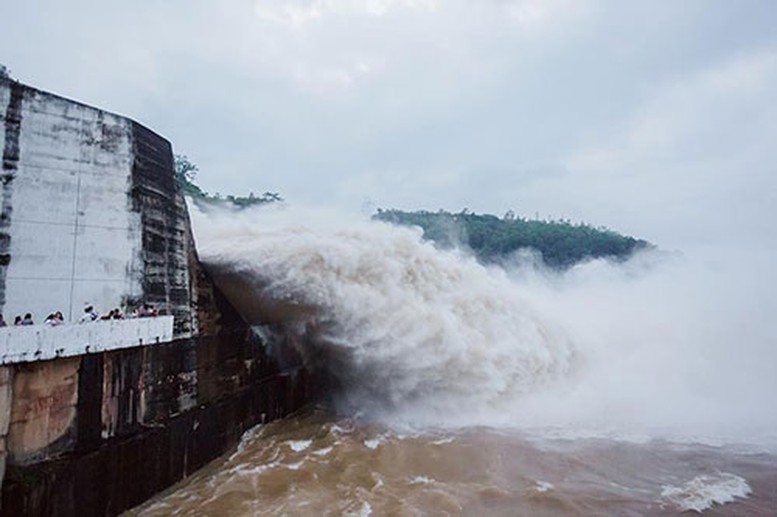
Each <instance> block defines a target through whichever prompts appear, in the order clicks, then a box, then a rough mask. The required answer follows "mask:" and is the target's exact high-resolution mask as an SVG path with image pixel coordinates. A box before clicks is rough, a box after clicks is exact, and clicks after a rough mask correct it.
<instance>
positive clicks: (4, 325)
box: [0, 314, 8, 327]
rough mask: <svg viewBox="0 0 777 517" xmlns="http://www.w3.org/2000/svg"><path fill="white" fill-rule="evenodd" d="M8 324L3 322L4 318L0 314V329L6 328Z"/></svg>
mask: <svg viewBox="0 0 777 517" xmlns="http://www.w3.org/2000/svg"><path fill="white" fill-rule="evenodd" d="M7 326H8V324H7V323H6V322H5V318H3V315H2V314H0V327H7Z"/></svg>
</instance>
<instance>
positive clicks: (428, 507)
mask: <svg viewBox="0 0 777 517" xmlns="http://www.w3.org/2000/svg"><path fill="white" fill-rule="evenodd" d="M683 511H686V512H693V511H698V512H701V511H703V513H704V514H705V515H777V458H776V457H775V456H774V455H770V454H766V453H757V452H753V451H747V450H745V449H742V448H740V449H737V448H733V447H710V446H704V445H698V444H697V445H689V444H684V445H680V444H671V443H666V442H650V443H642V444H638V443H628V442H620V441H612V440H603V439H587V440H586V439H578V440H559V439H555V440H541V439H537V438H536V437H527V436H525V435H522V434H520V433H513V432H507V431H504V430H497V429H489V428H469V429H463V430H458V431H455V432H453V431H439V432H435V431H427V432H424V433H420V434H419V433H413V434H409V433H408V434H404V433H401V432H398V431H392V430H391V429H389V428H387V427H385V426H383V425H379V424H369V423H359V422H357V421H355V420H353V419H347V418H346V419H342V418H340V419H338V418H333V417H329V416H327V414H326V413H325V412H324V411H322V410H312V411H309V412H306V413H305V414H301V415H299V416H296V417H292V418H288V419H286V420H283V421H279V422H275V423H272V424H269V425H265V426H260V427H258V428H255V429H254V430H252V431H250V432H248V433H246V436H245V437H244V438H243V440H242V442H241V444H240V446H239V447H238V448H237V450H236V451H234V452H233V453H231V454H229V455H228V456H226V457H224V458H222V459H219V460H217V461H215V462H213V463H212V464H211V465H210V466H208V467H207V468H205V469H204V470H203V471H201V472H199V473H197V474H196V475H194V476H193V477H191V478H190V479H188V480H186V481H184V482H183V483H182V484H179V485H178V486H176V487H174V488H173V489H172V490H171V491H168V492H167V493H165V494H162V495H160V496H159V497H157V498H155V499H154V500H152V501H150V502H148V503H146V504H145V505H143V506H141V507H139V508H136V509H134V510H133V511H131V512H129V515H137V516H146V517H148V516H162V515H213V516H217V515H218V516H220V515H355V516H356V515H359V516H367V515H408V516H410V515H537V516H542V515H677V514H680V513H682V512H683Z"/></svg>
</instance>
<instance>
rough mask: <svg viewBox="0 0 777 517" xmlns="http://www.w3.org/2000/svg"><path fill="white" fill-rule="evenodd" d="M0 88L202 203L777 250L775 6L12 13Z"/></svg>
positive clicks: (405, 4)
mask: <svg viewBox="0 0 777 517" xmlns="http://www.w3.org/2000/svg"><path fill="white" fill-rule="evenodd" d="M0 26H1V27H2V32H3V41H4V44H3V46H2V47H1V48H0V63H4V64H6V65H7V66H8V67H9V68H10V69H11V71H12V73H13V74H14V76H15V77H16V78H18V79H19V80H21V81H23V82H25V83H28V84H31V85H33V86H37V87H40V88H42V89H45V90H49V91H53V92H55V93H59V94H62V95H65V96H67V97H72V98H74V99H78V100H80V101H83V102H86V103H88V104H92V105H95V106H98V107H101V108H104V109H107V110H110V111H114V112H118V113H121V114H124V115H127V116H130V117H132V118H134V119H135V120H138V121H139V122H141V123H143V124H145V125H147V126H149V127H150V128H152V129H153V130H155V131H156V132H158V133H160V134H162V135H164V136H165V137H167V138H169V139H170V140H171V141H172V142H173V145H174V148H175V150H176V152H177V153H181V154H186V155H188V156H189V157H190V159H191V160H192V161H194V162H195V163H197V164H198V165H199V167H200V169H201V172H200V176H199V178H198V179H199V183H200V184H201V185H202V186H203V187H204V188H205V189H206V190H208V191H211V192H215V191H219V192H221V193H238V194H241V193H247V192H249V191H254V192H256V193H260V192H263V191H265V190H272V191H278V192H280V193H281V195H282V196H284V197H285V198H286V199H287V200H288V201H289V202H291V203H294V204H304V205H334V206H337V207H343V208H345V209H349V210H360V209H362V207H363V206H368V207H371V208H375V207H383V208H389V207H397V208H404V209H418V208H425V209H430V210H436V209H438V208H445V209H449V210H455V211H458V210H461V209H462V208H465V207H466V208H469V209H470V210H475V211H478V212H489V213H495V214H497V215H502V214H503V213H504V212H505V211H506V210H508V209H513V210H514V211H515V212H516V213H518V214H519V215H525V216H531V217H533V216H534V215H535V214H536V213H539V214H540V216H541V217H547V216H552V217H554V218H559V217H563V218H570V219H572V220H573V221H578V220H584V221H587V222H589V223H592V224H594V225H606V226H608V227H611V228H613V229H616V230H619V231H623V232H626V233H630V234H633V235H636V236H639V237H643V238H646V239H648V240H651V241H653V242H655V243H658V244H659V245H662V246H665V247H670V248H672V247H675V248H682V247H684V246H685V245H688V243H694V244H714V243H726V244H732V243H733V244H743V243H747V244H748V245H753V244H766V245H767V247H768V248H770V249H771V248H773V247H774V246H775V242H776V241H777V231H775V229H774V222H775V220H777V208H776V207H777V165H776V164H777V29H775V27H777V2H775V1H773V0H761V1H746V0H723V1H714V0H698V1H694V0H683V1H676V0H666V1H652V0H651V1H644V2H629V1H623V0H613V1H596V2H589V1H584V0H580V1H566V0H545V1H538V0H514V1H512V0H477V1H476V0H296V1H280V0H234V1H227V0H186V1H184V0H168V1H165V2H158V1H151V0H136V1H134V2H113V3H112V2H106V1H104V0H101V1H97V0H93V1H90V0H71V1H68V2H62V1H61V0H25V1H17V2H4V3H3V5H2V6H0Z"/></svg>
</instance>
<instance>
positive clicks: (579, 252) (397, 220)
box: [373, 209, 652, 269]
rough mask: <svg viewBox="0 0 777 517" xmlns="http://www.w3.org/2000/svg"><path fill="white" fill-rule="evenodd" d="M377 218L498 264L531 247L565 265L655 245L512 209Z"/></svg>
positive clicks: (395, 213)
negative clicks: (534, 217) (525, 215)
mask: <svg viewBox="0 0 777 517" xmlns="http://www.w3.org/2000/svg"><path fill="white" fill-rule="evenodd" d="M373 218H374V219H378V220H381V221H386V222H389V223H394V224H401V225H408V226H420V227H421V229H423V231H424V238H425V239H428V240H430V241H433V242H434V243H435V244H436V245H437V246H439V247H441V248H450V247H453V246H455V245H457V244H462V245H466V246H468V247H469V248H471V249H472V251H473V252H474V253H475V255H476V256H477V258H478V259H479V260H480V261H482V262H485V263H489V262H497V261H499V260H500V259H502V258H504V257H505V256H507V255H509V254H510V253H512V252H514V251H516V250H519V249H521V248H533V249H535V250H537V251H539V252H540V253H541V254H542V259H543V261H544V263H545V264H546V265H548V266H550V267H554V268H560V269H563V268H566V267H569V266H572V265H574V264H575V263H577V262H580V261H581V260H584V259H587V258H598V257H612V258H615V259H619V260H622V259H626V258H628V257H629V256H631V254H632V253H634V251H636V250H638V249H642V248H646V247H651V246H652V245H651V244H650V243H648V242H646V241H643V240H639V239H635V238H633V237H627V236H625V235H621V234H619V233H616V232H614V231H611V230H608V229H604V228H593V227H592V226H588V225H586V224H571V223H570V222H569V221H538V220H528V219H524V218H521V217H516V216H515V215H513V213H512V212H508V213H507V214H505V216H504V217H503V218H501V219H500V218H499V217H496V216H493V215H489V214H483V215H480V214H473V213H469V212H466V211H463V212H461V213H458V214H452V213H449V212H444V211H438V212H426V211H418V212H403V211H400V210H382V209H378V213H377V214H375V215H374V216H373Z"/></svg>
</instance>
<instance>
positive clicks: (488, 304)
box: [193, 210, 777, 445]
mask: <svg viewBox="0 0 777 517" xmlns="http://www.w3.org/2000/svg"><path fill="white" fill-rule="evenodd" d="M193 219H194V223H195V231H196V236H197V241H198V249H199V253H200V256H201V259H202V260H203V262H204V263H205V264H207V265H208V266H209V267H210V268H212V269H213V270H214V271H219V272H222V273H223V272H228V273H229V274H231V275H236V276H238V277H240V278H241V279H242V281H243V282H244V286H243V287H244V288H245V287H246V286H247V288H248V289H249V290H256V299H257V300H258V299H260V298H263V299H265V300H266V299H268V298H271V299H276V300H285V301H292V302H294V303H299V304H302V305H304V306H308V307H312V308H313V309H314V311H313V316H312V318H309V319H308V321H307V322H306V323H305V324H304V325H305V327H306V328H305V330H306V331H307V332H308V333H309V334H310V336H312V338H311V339H310V340H308V341H307V343H308V346H310V347H311V348H312V349H313V350H303V354H306V356H307V357H308V358H309V359H310V360H311V361H313V360H319V361H320V360H322V356H323V357H324V358H325V361H326V364H327V366H328V368H329V369H330V371H331V372H333V373H335V374H337V375H338V376H339V378H340V380H341V382H342V383H343V384H344V386H345V388H346V393H347V397H348V401H347V402H348V404H349V405H350V406H351V407H354V406H355V407H356V409H358V410H359V411H361V412H364V413H368V414H372V415H374V416H382V417H384V418H387V419H389V420H391V421H392V422H404V423H407V424H410V425H412V426H418V425H432V426H440V425H441V426H469V425H507V426H510V427H520V428H524V429H542V431H543V433H545V434H547V433H548V432H550V431H553V430H555V431H557V432H558V433H559V434H560V435H564V436H566V435H569V434H575V435H580V434H584V435H592V436H602V435H604V436H617V437H619V438H624V437H629V438H655V437H667V438H672V439H684V440H705V441H743V442H747V443H758V444H762V445H763V444H771V443H773V441H774V435H773V432H774V431H773V429H775V424H777V415H775V412H774V411H773V409H772V404H771V403H770V402H769V398H770V397H771V394H773V393H775V392H777V380H775V379H777V373H776V372H775V364H777V361H776V360H775V359H776V358H777V353H775V347H776V345H777V344H776V343H775V340H776V338H777V331H775V324H774V322H773V321H772V314H773V311H774V308H775V306H777V304H775V303H774V300H775V297H774V294H773V291H772V290H771V289H769V288H768V286H769V282H768V281H767V282H764V277H763V276H762V275H761V276H759V275H760V273H761V272H762V271H767V270H768V267H767V266H768V265H769V264H770V261H768V260H763V261H761V262H759V261H758V259H757V257H754V256H748V257H746V258H742V257H739V258H738V259H737V260H736V261H734V260H731V259H726V258H723V257H721V256H710V255H705V256H704V257H705V260H704V261H695V260H693V258H688V257H681V256H669V255H666V254H664V255H655V254H654V255H647V256H640V257H636V258H635V259H634V260H632V261H630V262H628V263H626V264H621V265H616V264H611V263H608V262H606V261H595V262H591V263H588V264H583V265H580V266H578V267H576V268H573V269H572V270H571V271H569V272H567V273H565V274H554V273H550V272H547V271H543V270H541V269H537V268H536V267H529V266H527V265H526V261H519V263H516V264H513V265H511V266H508V267H506V269H502V268H496V267H494V268H485V267H483V266H482V265H480V264H478V263H477V262H476V261H475V260H474V259H472V258H470V257H468V256H466V254H463V253H452V252H441V251H438V250H436V249H435V248H434V247H433V246H432V245H430V244H428V243H424V242H422V240H421V237H420V232H419V231H417V230H413V229H408V228H397V227H392V226H389V225H386V224H383V223H377V222H370V221H363V220H353V219H350V220H349V219H346V218H342V217H337V216H334V215H332V214H325V213H321V212H311V211H304V212H303V211H289V210H256V211H244V212H239V213H229V214H209V215H207V216H206V215H203V214H200V213H196V211H195V213H194V216H193ZM748 261H749V262H748ZM244 290H245V289H244ZM248 299H249V300H250V299H251V297H248ZM257 303H258V302H257ZM241 304H242V305H243V307H242V309H246V310H247V308H246V307H245V305H246V302H245V298H243V299H242V300H241ZM239 308H241V307H239ZM249 312H250V311H249Z"/></svg>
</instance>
